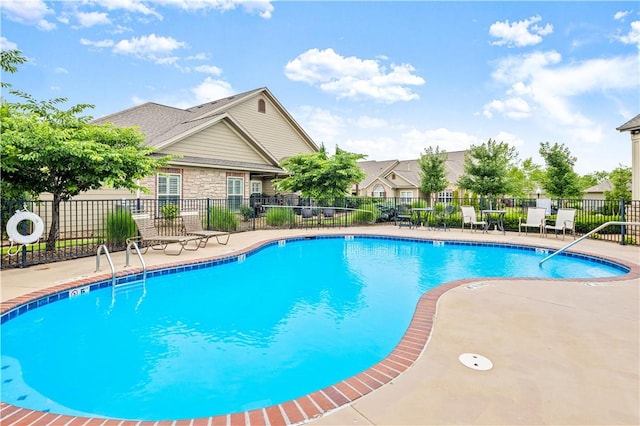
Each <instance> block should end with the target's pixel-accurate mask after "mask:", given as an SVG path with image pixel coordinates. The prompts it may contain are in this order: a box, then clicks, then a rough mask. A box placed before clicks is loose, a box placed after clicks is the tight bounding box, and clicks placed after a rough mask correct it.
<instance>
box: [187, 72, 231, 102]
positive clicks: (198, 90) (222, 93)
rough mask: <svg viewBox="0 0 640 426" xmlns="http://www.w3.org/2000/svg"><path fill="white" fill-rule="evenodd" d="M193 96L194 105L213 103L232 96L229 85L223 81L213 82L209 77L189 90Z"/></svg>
mask: <svg viewBox="0 0 640 426" xmlns="http://www.w3.org/2000/svg"><path fill="white" fill-rule="evenodd" d="M191 92H192V93H193V94H194V95H195V100H196V102H195V103H196V104H203V103H205V102H211V101H215V100H217V99H222V98H226V97H228V96H231V95H234V94H235V92H234V90H233V88H232V87H231V85H230V84H229V83H227V82H226V81H223V80H214V79H212V78H211V77H207V78H205V79H204V80H203V81H202V83H200V84H199V85H198V86H196V87H194V88H193V89H191Z"/></svg>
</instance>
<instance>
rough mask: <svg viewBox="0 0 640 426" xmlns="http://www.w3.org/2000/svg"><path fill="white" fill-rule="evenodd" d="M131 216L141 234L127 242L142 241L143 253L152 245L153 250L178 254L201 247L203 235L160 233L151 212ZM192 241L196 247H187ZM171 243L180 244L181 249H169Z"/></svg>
mask: <svg viewBox="0 0 640 426" xmlns="http://www.w3.org/2000/svg"><path fill="white" fill-rule="evenodd" d="M131 217H132V218H133V220H134V222H135V223H136V226H137V227H138V234H139V235H138V237H133V238H129V239H127V243H128V242H129V241H137V242H139V243H141V244H142V246H143V247H144V251H143V252H142V253H146V252H147V250H149V247H151V248H152V249H153V250H162V251H164V253H165V254H170V255H173V256H177V255H179V254H180V253H182V250H189V251H196V250H198V248H199V247H200V240H201V239H202V237H198V236H194V235H160V234H159V233H158V228H156V226H155V224H154V222H153V219H151V216H150V215H149V213H135V214H132V215H131ZM190 242H194V243H195V247H193V248H189V247H187V245H188V244H189V243H190ZM169 244H178V245H180V249H179V250H178V251H177V252H170V251H167V247H168V246H169Z"/></svg>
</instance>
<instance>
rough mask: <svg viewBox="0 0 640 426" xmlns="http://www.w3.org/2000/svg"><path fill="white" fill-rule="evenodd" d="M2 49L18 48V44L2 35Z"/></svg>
mask: <svg viewBox="0 0 640 426" xmlns="http://www.w3.org/2000/svg"><path fill="white" fill-rule="evenodd" d="M0 50H18V45H17V44H16V43H14V42H12V41H9V40H7V38H6V37H0Z"/></svg>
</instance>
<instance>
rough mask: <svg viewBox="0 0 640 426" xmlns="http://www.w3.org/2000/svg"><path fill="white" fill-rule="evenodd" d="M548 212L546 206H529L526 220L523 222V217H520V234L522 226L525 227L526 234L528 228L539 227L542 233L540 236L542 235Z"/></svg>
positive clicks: (539, 231)
mask: <svg viewBox="0 0 640 426" xmlns="http://www.w3.org/2000/svg"><path fill="white" fill-rule="evenodd" d="M546 214H547V210H546V209H545V208H542V207H529V208H528V209H527V219H526V221H525V222H523V221H522V218H520V219H518V234H520V232H521V231H522V228H524V233H525V235H526V234H527V230H528V228H538V233H539V234H540V237H542V232H543V230H544V225H545V217H546Z"/></svg>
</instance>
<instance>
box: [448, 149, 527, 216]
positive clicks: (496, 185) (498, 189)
mask: <svg viewBox="0 0 640 426" xmlns="http://www.w3.org/2000/svg"><path fill="white" fill-rule="evenodd" d="M516 157H517V154H516V151H515V148H513V147H510V146H509V144H507V143H506V142H496V141H494V140H492V139H489V140H488V141H487V142H485V143H483V144H482V145H472V146H471V148H470V149H469V150H468V151H467V153H466V155H465V158H464V172H463V174H462V176H460V178H459V179H458V186H459V187H460V188H462V189H465V190H469V191H472V192H473V193H475V194H478V195H481V196H486V197H488V198H489V203H490V204H489V206H491V203H492V198H494V197H498V196H501V195H504V194H508V193H510V192H511V183H510V181H509V169H510V168H511V167H512V165H513V161H514V160H515V159H516Z"/></svg>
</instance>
